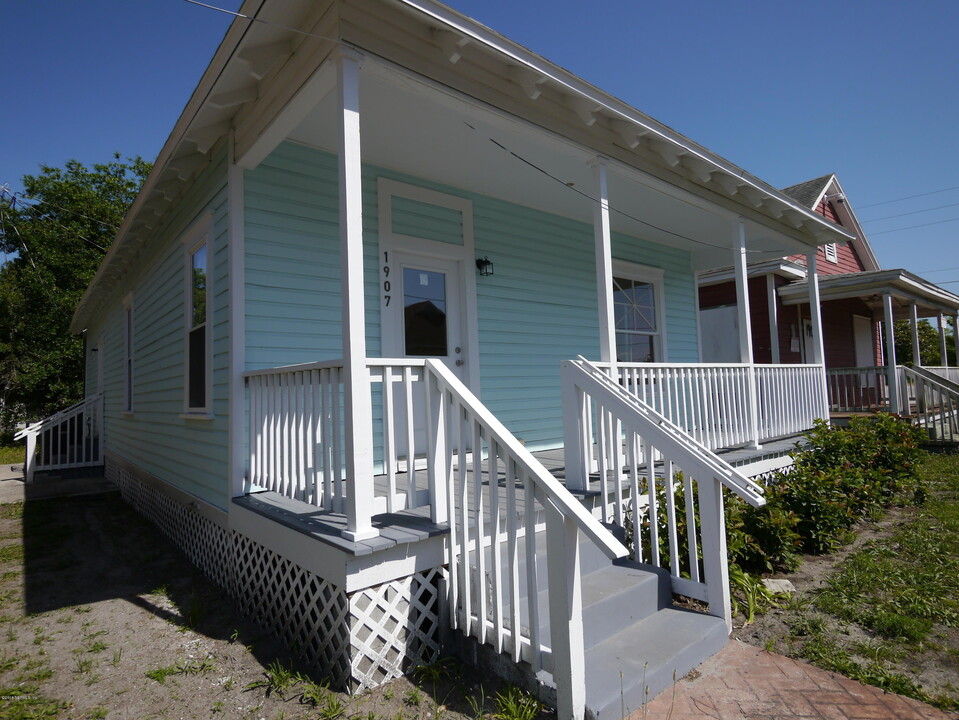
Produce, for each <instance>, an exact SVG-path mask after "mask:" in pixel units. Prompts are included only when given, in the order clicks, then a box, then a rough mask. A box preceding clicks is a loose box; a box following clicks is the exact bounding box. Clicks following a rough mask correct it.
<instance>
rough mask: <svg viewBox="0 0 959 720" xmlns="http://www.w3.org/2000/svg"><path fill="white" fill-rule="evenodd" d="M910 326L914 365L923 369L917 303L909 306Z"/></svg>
mask: <svg viewBox="0 0 959 720" xmlns="http://www.w3.org/2000/svg"><path fill="white" fill-rule="evenodd" d="M909 326H910V329H911V330H912V364H913V365H916V366H918V367H922V354H921V353H920V352H919V308H918V307H917V306H916V303H912V304H910V305H909Z"/></svg>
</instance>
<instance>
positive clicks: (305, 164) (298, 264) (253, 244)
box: [244, 143, 380, 370]
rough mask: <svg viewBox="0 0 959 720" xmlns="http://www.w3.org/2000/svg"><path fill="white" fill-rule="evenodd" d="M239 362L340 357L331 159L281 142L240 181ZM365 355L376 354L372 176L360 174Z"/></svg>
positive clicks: (263, 364)
mask: <svg viewBox="0 0 959 720" xmlns="http://www.w3.org/2000/svg"><path fill="white" fill-rule="evenodd" d="M244 188H245V205H246V207H245V211H244V212H245V218H244V219H245V226H246V238H245V256H246V367H247V369H248V370H259V369H263V368H270V367H278V366H281V365H291V364H294V363H302V362H316V361H322V360H335V359H337V358H340V357H342V355H343V353H342V326H341V313H342V302H341V299H340V237H339V194H338V190H337V161H336V157H335V156H334V155H330V154H329V153H324V152H321V151H319V150H314V149H311V148H307V147H304V146H301V145H296V144H293V143H283V144H282V145H280V146H279V147H278V148H277V149H276V150H275V151H274V152H273V153H272V154H271V155H270V156H269V157H268V158H267V159H266V160H265V161H264V162H263V163H262V164H261V165H260V166H259V167H258V168H257V169H256V170H253V171H249V172H247V173H246V174H245V178H244ZM363 189H364V198H363V215H364V225H365V227H364V268H365V277H366V286H367V297H366V311H367V313H366V317H367V352H368V353H369V354H370V355H374V356H375V355H378V354H379V346H380V345H379V306H378V302H377V297H376V294H375V293H376V289H377V280H376V278H377V262H376V252H377V248H376V217H377V213H376V196H375V178H369V177H368V173H366V174H365V175H364V179H363Z"/></svg>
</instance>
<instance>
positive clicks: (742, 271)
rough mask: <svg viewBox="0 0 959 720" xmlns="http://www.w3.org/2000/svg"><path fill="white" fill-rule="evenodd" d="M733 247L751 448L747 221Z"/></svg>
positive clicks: (754, 425) (754, 422)
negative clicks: (745, 372)
mask: <svg viewBox="0 0 959 720" xmlns="http://www.w3.org/2000/svg"><path fill="white" fill-rule="evenodd" d="M736 233H737V237H736V246H735V247H736V250H735V254H734V267H733V272H734V274H735V276H736V310H737V313H738V316H739V362H741V363H746V364H747V365H749V368H748V369H747V378H748V379H747V382H748V387H749V398H748V401H749V433H750V435H751V437H752V441H753V443H752V444H753V447H757V448H758V447H759V393H758V392H757V391H756V368H755V367H754V362H753V327H752V322H751V314H750V312H749V275H748V272H747V268H746V223H745V222H743V219H742V218H739V222H738V223H737V228H736Z"/></svg>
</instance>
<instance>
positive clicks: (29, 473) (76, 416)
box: [14, 394, 103, 482]
mask: <svg viewBox="0 0 959 720" xmlns="http://www.w3.org/2000/svg"><path fill="white" fill-rule="evenodd" d="M102 430H103V395H102V394H97V395H92V396H90V397H88V398H86V399H85V400H81V401H80V402H78V403H77V404H76V405H72V406H70V407H68V408H67V409H66V410H61V411H60V412H58V413H56V414H55V415H51V416H50V417H47V418H44V419H43V420H39V421H37V422H35V423H32V424H30V425H27V427H25V428H24V429H23V430H20V431H19V432H17V434H16V435H15V436H14V439H16V440H23V439H26V441H27V447H26V457H25V462H24V467H23V471H24V479H25V480H26V481H27V482H31V481H32V480H33V478H34V475H35V474H36V473H38V472H49V471H53V470H68V469H72V468H83V467H96V466H98V465H102V464H103V439H102Z"/></svg>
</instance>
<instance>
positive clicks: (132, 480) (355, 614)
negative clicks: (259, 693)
mask: <svg viewBox="0 0 959 720" xmlns="http://www.w3.org/2000/svg"><path fill="white" fill-rule="evenodd" d="M105 473H106V477H107V479H108V480H110V481H111V482H113V483H114V484H115V485H116V486H117V487H118V488H119V489H120V493H121V495H122V496H123V499H124V500H126V501H127V502H128V503H130V504H131V505H132V506H133V507H134V508H135V509H136V510H137V511H138V512H139V513H140V514H142V515H143V516H145V517H146V518H147V519H148V520H150V521H151V522H152V523H153V524H154V525H156V526H157V527H158V528H159V529H160V531H161V532H163V534H164V535H166V536H167V537H169V538H170V539H171V540H172V541H173V542H174V543H175V544H176V545H177V546H178V547H179V548H180V549H181V550H182V551H183V552H184V553H186V555H187V556H188V557H189V558H190V560H191V561H192V562H193V564H194V565H196V566H197V567H198V568H200V569H201V570H202V571H203V572H204V573H205V574H206V575H207V577H209V578H210V579H211V580H213V581H214V582H215V583H217V584H218V585H219V586H220V587H222V588H223V589H224V590H226V591H227V592H228V593H229V594H230V595H232V596H233V597H235V598H236V599H237V601H238V602H239V604H240V607H241V609H242V611H243V612H244V614H246V615H247V616H249V617H250V618H252V619H253V620H254V621H255V622H256V623H257V624H259V625H260V626H262V627H264V628H265V629H267V630H269V631H270V632H272V633H274V634H275V635H277V636H279V637H280V638H282V639H283V641H284V642H285V643H286V644H287V646H288V647H289V648H290V650H291V651H292V652H294V653H295V654H296V655H298V656H299V657H300V658H301V660H302V661H303V662H304V663H306V665H307V666H308V667H310V668H312V669H313V670H314V671H315V672H317V673H319V674H320V675H322V676H326V677H329V679H330V681H331V683H332V684H333V685H334V686H335V687H337V688H339V689H345V690H350V691H352V692H361V691H363V690H366V689H369V688H373V687H376V686H377V685H380V684H381V683H384V682H386V681H388V680H392V679H393V678H396V677H399V676H400V675H402V674H403V672H404V671H405V670H408V669H409V668H410V667H414V666H416V665H422V664H428V663H431V662H433V661H434V660H436V658H437V657H438V656H439V650H440V647H439V618H438V603H439V583H440V579H441V574H442V569H440V568H437V569H432V570H427V571H425V572H421V573H417V574H415V575H411V576H408V577H405V578H400V579H398V580H393V581H391V582H388V583H384V584H382V585H378V586H375V587H371V588H367V589H365V590H359V591H357V592H355V593H352V594H349V595H348V594H347V593H345V592H344V591H343V590H342V589H341V588H340V587H338V586H336V585H334V584H333V583H331V582H329V581H327V580H325V579H323V578H322V577H320V576H318V575H316V574H315V573H313V572H310V571H308V570H305V569H304V568H302V567H301V566H299V565H297V564H296V563H294V562H292V561H290V560H288V559H287V558H284V557H282V556H281V555H279V554H277V553H275V552H273V551H272V550H269V549H267V548H265V547H263V546H262V545H260V544H259V543H257V542H256V541H255V540H254V539H252V538H250V537H247V536H246V535H243V534H242V533H239V532H237V531H236V530H231V529H229V528H226V527H223V526H222V525H221V524H219V523H217V522H215V521H214V520H211V519H210V518H208V517H205V516H204V515H203V514H202V513H200V512H198V511H197V509H196V507H195V503H194V504H193V505H192V506H191V503H189V502H188V501H187V502H184V501H181V500H180V499H177V497H175V496H174V495H175V493H174V492H166V491H165V490H164V489H163V486H162V484H161V483H159V482H158V481H156V480H154V479H152V478H151V479H149V480H148V481H144V480H143V479H141V478H139V477H138V475H140V473H139V472H138V471H137V470H136V469H134V468H128V467H125V466H124V465H122V464H121V463H119V462H117V461H116V460H114V459H112V458H109V457H108V458H107V459H106V463H105ZM318 551H319V548H318Z"/></svg>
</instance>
